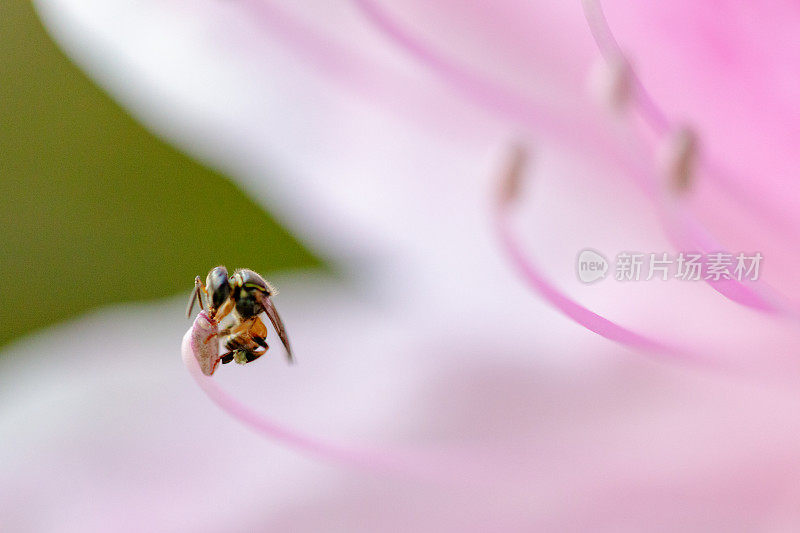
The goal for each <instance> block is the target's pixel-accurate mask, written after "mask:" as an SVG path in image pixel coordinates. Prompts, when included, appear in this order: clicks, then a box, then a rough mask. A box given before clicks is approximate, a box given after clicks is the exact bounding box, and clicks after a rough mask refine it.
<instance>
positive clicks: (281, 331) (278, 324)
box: [261, 294, 294, 363]
mask: <svg viewBox="0 0 800 533" xmlns="http://www.w3.org/2000/svg"><path fill="white" fill-rule="evenodd" d="M261 305H262V306H264V311H265V312H266V313H267V316H268V317H269V321H270V322H272V325H273V326H275V331H277V332H278V337H280V339H281V342H282V343H283V347H284V348H286V356H287V357H288V358H289V362H290V363H294V356H293V355H292V348H291V346H290V345H289V336H288V335H287V334H286V327H285V326H284V325H283V320H281V315H279V314H278V310H277V309H275V304H273V303H272V299H270V297H269V296H267V295H266V294H262V295H261Z"/></svg>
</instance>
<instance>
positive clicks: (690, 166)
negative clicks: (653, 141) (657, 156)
mask: <svg viewBox="0 0 800 533" xmlns="http://www.w3.org/2000/svg"><path fill="white" fill-rule="evenodd" d="M697 158H698V142H697V135H695V133H694V131H693V130H692V129H691V128H689V127H687V126H683V127H681V128H678V129H677V130H675V131H674V132H673V133H671V134H670V135H668V136H667V139H666V143H665V146H664V148H663V155H662V159H663V167H664V174H665V176H666V179H667V183H668V184H669V187H670V188H671V189H672V190H673V191H674V192H676V193H679V194H681V193H685V192H687V191H688V190H689V189H690V188H691V186H692V184H693V183H694V180H695V173H696V167H697Z"/></svg>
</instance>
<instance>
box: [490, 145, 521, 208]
mask: <svg viewBox="0 0 800 533" xmlns="http://www.w3.org/2000/svg"><path fill="white" fill-rule="evenodd" d="M527 166H528V150H526V149H525V147H524V146H523V145H521V144H515V145H514V146H512V148H511V153H510V155H509V157H508V163H507V167H506V169H505V171H504V172H503V173H502V175H501V176H502V177H501V179H500V180H499V187H498V192H497V200H498V202H499V203H500V204H501V205H507V204H510V203H511V202H513V201H515V200H516V199H517V198H518V197H519V195H520V191H521V189H522V179H523V176H524V174H525V169H526V167H527Z"/></svg>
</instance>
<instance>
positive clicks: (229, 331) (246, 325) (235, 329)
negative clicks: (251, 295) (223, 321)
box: [219, 317, 256, 337]
mask: <svg viewBox="0 0 800 533" xmlns="http://www.w3.org/2000/svg"><path fill="white" fill-rule="evenodd" d="M255 319H256V317H253V318H249V319H247V320H244V321H242V322H239V323H238V324H234V325H233V326H230V327H227V328H225V329H223V330H221V331H220V332H219V334H220V335H221V336H231V337H235V336H236V335H239V334H240V333H244V332H245V331H248V330H249V329H250V328H251V327H252V325H253V321H254V320H255Z"/></svg>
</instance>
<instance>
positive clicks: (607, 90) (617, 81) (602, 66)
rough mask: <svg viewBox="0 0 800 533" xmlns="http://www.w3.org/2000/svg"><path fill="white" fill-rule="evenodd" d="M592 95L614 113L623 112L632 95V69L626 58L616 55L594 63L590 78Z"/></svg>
mask: <svg viewBox="0 0 800 533" xmlns="http://www.w3.org/2000/svg"><path fill="white" fill-rule="evenodd" d="M590 85H591V91H592V93H593V94H594V97H595V98H596V99H597V100H598V101H599V102H600V103H601V104H602V105H603V106H605V107H607V108H609V109H610V110H611V111H613V112H615V113H621V112H623V111H624V110H625V109H626V108H627V107H628V105H629V103H630V101H631V99H632V96H633V71H632V70H631V65H630V63H629V62H628V60H627V58H625V57H624V56H622V55H616V56H615V57H614V58H612V59H610V60H608V61H606V60H604V59H600V60H599V61H598V62H597V63H595V67H594V69H593V71H592V76H591V80H590Z"/></svg>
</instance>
